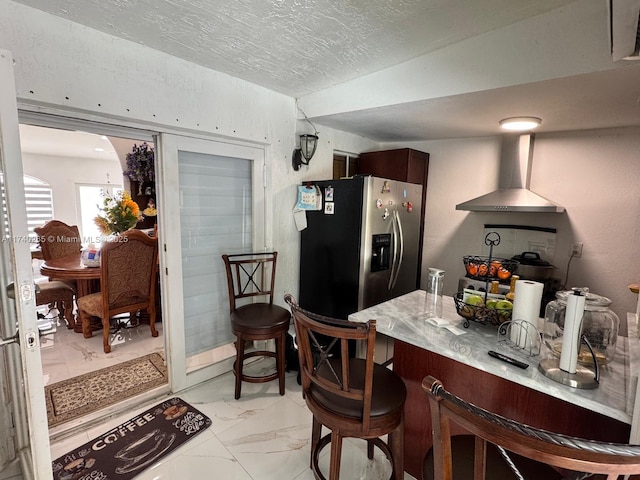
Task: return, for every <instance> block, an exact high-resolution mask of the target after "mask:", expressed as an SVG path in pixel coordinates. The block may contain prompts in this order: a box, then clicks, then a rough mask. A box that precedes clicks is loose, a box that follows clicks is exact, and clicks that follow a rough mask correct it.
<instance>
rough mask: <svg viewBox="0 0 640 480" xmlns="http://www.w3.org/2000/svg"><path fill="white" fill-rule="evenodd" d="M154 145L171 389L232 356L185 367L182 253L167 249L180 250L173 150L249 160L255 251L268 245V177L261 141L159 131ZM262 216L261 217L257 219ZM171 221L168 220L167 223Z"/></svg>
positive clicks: (227, 366)
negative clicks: (253, 142)
mask: <svg viewBox="0 0 640 480" xmlns="http://www.w3.org/2000/svg"><path fill="white" fill-rule="evenodd" d="M157 150H159V151H160V161H159V162H158V161H156V175H157V176H158V179H159V181H160V183H161V184H162V185H163V186H164V189H163V190H162V192H161V194H160V195H158V198H157V201H158V204H159V209H160V211H163V212H164V215H163V216H162V217H161V218H159V223H160V231H161V232H162V234H161V245H160V256H161V265H163V271H162V278H161V284H162V285H163V291H170V292H179V293H180V295H177V296H175V297H173V298H172V299H171V301H170V302H169V301H168V299H166V298H165V296H163V298H162V310H163V312H164V311H166V312H168V316H169V318H170V319H171V321H170V323H169V324H168V325H166V328H167V330H168V331H169V332H168V334H167V359H168V362H167V363H168V369H169V378H170V379H171V382H172V383H171V386H172V389H173V390H174V391H180V390H182V389H184V388H188V387H191V386H193V385H197V384H198V383H201V382H203V381H206V380H209V379H211V378H214V377H216V376H218V375H221V374H222V373H226V372H228V371H230V370H231V364H232V362H233V358H229V359H227V360H224V361H221V362H218V363H214V364H210V365H207V366H205V367H203V368H200V369H198V370H196V371H193V372H187V358H186V348H185V335H184V332H185V330H184V302H183V296H182V292H183V282H182V280H183V277H182V257H181V255H180V254H178V255H176V254H173V255H170V253H171V252H174V253H175V252H181V251H182V240H181V233H180V228H176V227H177V226H178V225H179V224H178V225H176V223H175V219H179V218H180V187H179V174H178V170H179V163H178V152H179V151H180V150H182V151H189V152H194V153H202V154H207V155H219V156H225V157H235V158H239V159H246V160H251V161H253V162H254V163H253V169H252V172H253V175H252V177H253V179H252V195H253V205H254V207H255V206H262V208H260V209H258V208H255V209H254V211H253V216H254V218H253V224H254V229H253V245H254V249H255V250H256V251H261V250H264V251H266V250H267V249H268V245H270V241H269V240H270V236H269V229H268V227H267V226H268V225H269V224H270V223H269V216H268V215H267V212H268V208H267V201H266V200H267V198H268V197H269V195H267V182H266V165H265V158H266V154H265V149H264V147H262V146H260V145H247V144H244V143H234V142H229V141H222V140H213V139H203V138H195V137H188V136H182V135H174V134H168V133H161V134H160V136H159V138H158V143H157ZM258 216H261V217H262V219H263V222H258V221H257V220H256V219H257V217H258ZM170 222H171V223H170Z"/></svg>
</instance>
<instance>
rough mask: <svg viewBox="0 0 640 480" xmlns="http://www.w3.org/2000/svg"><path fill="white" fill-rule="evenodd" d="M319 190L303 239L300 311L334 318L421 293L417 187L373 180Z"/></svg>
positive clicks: (330, 183)
mask: <svg viewBox="0 0 640 480" xmlns="http://www.w3.org/2000/svg"><path fill="white" fill-rule="evenodd" d="M305 183H306V184H310V185H317V186H318V187H319V190H320V194H321V196H322V205H321V209H320V210H316V211H307V212H306V217H307V228H306V229H304V230H302V232H301V248H300V292H299V299H298V301H299V304H300V306H301V307H302V308H305V309H307V310H309V311H311V312H314V313H319V314H321V315H326V316H330V317H334V318H342V319H347V317H348V315H349V314H351V313H353V312H356V311H359V310H362V309H363V308H367V307H370V306H372V305H376V304H378V303H381V302H384V301H386V300H389V299H391V298H394V297H397V296H400V295H403V294H405V293H408V292H411V291H413V290H415V289H416V288H418V287H419V284H420V279H419V278H418V271H419V270H418V261H419V259H418V255H419V254H418V252H419V248H418V247H419V244H420V242H421V241H422V239H421V238H420V218H421V200H422V185H417V184H412V183H404V182H398V181H395V180H387V179H383V178H377V177H371V176H356V177H354V178H352V179H345V180H323V181H315V182H305Z"/></svg>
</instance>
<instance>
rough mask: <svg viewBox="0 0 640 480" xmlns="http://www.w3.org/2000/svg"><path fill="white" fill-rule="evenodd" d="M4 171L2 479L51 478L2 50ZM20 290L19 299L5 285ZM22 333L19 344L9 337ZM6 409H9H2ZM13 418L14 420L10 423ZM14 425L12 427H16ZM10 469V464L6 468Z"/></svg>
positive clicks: (13, 117) (10, 82)
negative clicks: (8, 474) (17, 473)
mask: <svg viewBox="0 0 640 480" xmlns="http://www.w3.org/2000/svg"><path fill="white" fill-rule="evenodd" d="M0 171H1V172H2V185H1V187H2V193H3V196H4V198H3V200H4V201H3V202H2V203H3V207H5V208H6V211H5V212H3V213H4V215H5V221H2V222H1V225H0V233H1V235H2V238H1V240H2V242H1V243H0V309H1V312H0V334H1V336H2V338H3V340H2V346H1V347H0V363H1V364H2V365H0V366H2V367H4V368H2V372H1V373H0V390H2V391H3V396H4V398H2V401H3V408H0V429H1V431H2V434H0V437H2V440H0V461H1V462H2V463H4V464H5V465H2V464H0V479H1V478H2V476H3V473H2V471H3V470H5V471H12V470H13V468H16V466H17V465H19V468H20V470H21V473H22V477H23V478H24V479H38V480H40V479H51V478H53V475H52V472H51V453H50V450H49V429H48V425H47V413H46V406H45V398H44V381H43V377H42V364H41V362H40V338H39V333H38V325H37V317H36V308H35V293H34V287H33V286H34V283H33V275H32V270H31V253H30V251H29V243H28V241H27V240H26V239H27V213H26V208H25V198H24V186H23V180H22V157H21V153H20V136H19V129H18V111H17V105H16V88H15V82H14V78H13V57H12V56H11V53H10V52H8V51H6V50H0ZM10 283H14V284H15V285H16V289H15V292H16V294H15V300H13V299H10V298H8V296H7V293H6V292H7V286H8V285H9V284H10ZM16 327H17V330H18V338H19V343H13V342H11V341H10V338H11V337H13V336H14V335H15V334H16ZM5 405H8V406H9V407H10V408H4V406H5ZM11 418H13V421H11ZM12 425H13V426H12ZM7 464H8V465H9V466H8V467H7Z"/></svg>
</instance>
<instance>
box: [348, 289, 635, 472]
mask: <svg viewBox="0 0 640 480" xmlns="http://www.w3.org/2000/svg"><path fill="white" fill-rule="evenodd" d="M424 296H425V292H424V291H422V290H416V291H414V292H411V293H409V294H407V295H403V296H401V297H398V298H395V299H393V300H390V301H387V302H384V303H382V304H379V305H376V306H373V307H370V308H368V309H365V310H362V311H360V312H357V313H354V314H351V315H349V320H351V321H358V322H365V321H367V320H369V319H375V320H376V322H377V325H376V326H377V330H378V332H380V333H382V334H384V335H387V336H389V337H391V338H393V339H394V356H393V368H394V370H395V371H396V372H397V373H398V374H399V375H400V376H401V377H402V379H403V380H404V381H405V384H406V385H407V392H408V396H407V403H406V406H405V442H404V444H405V461H404V463H405V468H406V471H407V472H409V473H410V474H411V475H413V476H414V477H416V478H418V479H420V478H422V473H421V469H422V458H423V457H424V454H425V453H426V452H427V450H428V449H429V448H430V447H431V419H430V415H429V406H428V401H427V397H426V395H425V393H424V392H423V391H422V388H421V382H422V378H423V377H424V376H425V375H432V376H434V377H436V378H437V379H439V380H441V381H442V382H443V384H444V386H445V388H447V389H448V390H450V391H451V392H453V393H454V394H456V395H458V396H460V397H462V398H465V399H467V400H469V401H471V402H473V403H475V404H477V405H479V406H481V407H483V408H486V409H487V410H491V411H493V412H496V413H499V414H501V415H504V416H506V417H509V418H513V419H515V420H518V421H520V422H523V423H527V424H529V425H533V426H536V427H539V428H544V429H547V430H552V431H555V432H560V433H565V434H570V435H576V436H580V437H583V438H591V439H595V440H603V441H611V442H622V443H626V442H628V441H629V439H630V435H633V437H634V438H636V437H637V433H636V432H635V428H634V429H633V433H631V432H632V428H631V425H632V423H633V424H634V425H635V419H636V416H635V415H634V413H633V412H634V400H635V398H636V394H635V393H636V388H637V378H638V372H637V365H638V358H639V357H640V355H639V352H640V341H639V340H638V334H637V325H636V322H635V321H630V322H628V334H629V337H618V341H617V344H616V355H615V357H614V360H613V361H612V362H611V363H609V364H608V365H606V366H603V367H601V369H600V385H599V387H598V388H596V389H594V390H583V389H576V388H571V387H567V386H564V385H562V384H560V383H557V382H555V381H553V380H551V379H549V378H547V377H546V376H544V375H543V374H542V373H541V372H540V371H538V368H537V365H538V361H539V360H540V358H543V357H545V356H549V355H551V353H550V352H549V351H548V350H547V349H546V348H544V347H543V349H542V353H541V354H540V356H528V355H526V354H525V352H524V351H523V350H520V349H517V348H516V349H514V348H512V347H511V346H509V345H508V344H507V342H504V341H502V340H503V337H501V336H499V335H498V328H497V327H495V326H490V325H482V324H480V323H475V322H471V325H470V326H469V328H464V326H463V321H464V319H463V318H462V317H460V316H459V315H458V314H457V312H456V310H455V305H454V302H453V298H451V297H445V299H444V309H443V318H444V319H445V320H447V322H448V323H447V325H443V326H436V325H433V324H431V323H429V322H428V321H427V319H426V317H425V316H424V314H423V313H422V312H423V305H424ZM632 317H633V320H635V315H632ZM625 320H627V319H621V321H625ZM489 350H495V351H498V352H500V353H504V354H505V355H508V356H511V357H514V358H516V359H518V360H521V361H524V362H525V363H527V364H529V367H528V368H526V369H521V368H518V367H515V366H513V365H510V364H507V363H504V362H502V361H500V360H497V359H494V358H492V357H490V356H489V355H488V353H487V352H488V351H489ZM456 432H458V433H459V432H461V430H458V431H454V433H456ZM633 443H640V442H637V439H636V440H635V441H634V442H633Z"/></svg>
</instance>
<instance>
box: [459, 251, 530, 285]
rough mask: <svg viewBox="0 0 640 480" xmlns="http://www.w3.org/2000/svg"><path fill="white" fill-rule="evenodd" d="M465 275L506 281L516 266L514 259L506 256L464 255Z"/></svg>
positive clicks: (480, 278)
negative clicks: (508, 258)
mask: <svg viewBox="0 0 640 480" xmlns="http://www.w3.org/2000/svg"><path fill="white" fill-rule="evenodd" d="M462 261H463V262H464V268H465V270H466V271H467V276H468V277H471V278H477V279H478V280H498V281H501V280H503V281H506V280H509V279H510V278H511V275H512V274H513V273H515V271H516V269H517V268H518V262H517V261H516V260H507V259H506V258H491V257H483V256H480V255H465V256H464V257H462Z"/></svg>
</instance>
